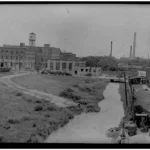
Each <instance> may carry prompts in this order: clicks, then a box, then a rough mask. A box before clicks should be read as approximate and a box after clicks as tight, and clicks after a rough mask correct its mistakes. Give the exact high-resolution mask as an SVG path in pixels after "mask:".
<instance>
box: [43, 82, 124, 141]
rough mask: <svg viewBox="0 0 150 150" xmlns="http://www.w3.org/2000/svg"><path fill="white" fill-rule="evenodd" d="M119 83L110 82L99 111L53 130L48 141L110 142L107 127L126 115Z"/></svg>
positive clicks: (77, 117)
mask: <svg viewBox="0 0 150 150" xmlns="http://www.w3.org/2000/svg"><path fill="white" fill-rule="evenodd" d="M118 88H119V84H115V83H109V84H108V85H107V87H106V89H105V91H104V97H105V99H104V100H103V101H101V102H100V103H99V106H100V107H101V111H100V112H99V113H87V114H81V115H80V116H76V117H75V118H74V119H73V120H71V121H70V122H69V123H68V124H67V125H66V126H64V127H63V128H60V129H58V130H57V131H56V132H53V133H52V134H51V135H50V136H49V137H48V138H47V140H46V141H45V142H46V143H110V142H111V139H110V138H108V137H107V136H106V131H107V129H109V128H111V127H114V126H118V124H119V123H120V120H121V118H122V117H123V116H124V112H123V105H122V102H121V101H120V95H119V93H118Z"/></svg>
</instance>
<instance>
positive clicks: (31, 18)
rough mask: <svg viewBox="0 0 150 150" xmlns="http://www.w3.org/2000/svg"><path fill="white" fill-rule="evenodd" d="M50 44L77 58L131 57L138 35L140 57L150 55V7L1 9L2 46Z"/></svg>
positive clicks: (108, 6) (104, 6)
mask: <svg viewBox="0 0 150 150" xmlns="http://www.w3.org/2000/svg"><path fill="white" fill-rule="evenodd" d="M30 32H34V33H36V45H37V46H42V45H44V44H50V45H51V46H52V47H58V48H60V49H61V50H65V51H68V52H69V51H70V52H73V53H75V54H76V55H77V56H87V55H98V56H100V55H109V53H110V42H111V40H112V41H113V55H114V56H115V57H120V56H123V55H124V56H125V57H128V56H129V51H130V45H131V44H133V34H134V32H136V33H137V42H136V43H137V45H136V56H140V57H145V58H147V57H148V53H149V52H150V5H123V4H122V5H117V4H113V5H112V4H57V5H56V4H47V5H44V4H42V5H0V45H3V44H14V45H18V44H19V43H21V42H24V43H26V44H29V42H28V38H29V33H30Z"/></svg>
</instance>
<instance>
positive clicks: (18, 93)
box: [15, 91, 23, 96]
mask: <svg viewBox="0 0 150 150" xmlns="http://www.w3.org/2000/svg"><path fill="white" fill-rule="evenodd" d="M15 95H16V96H22V95H23V93H22V92H20V91H18V92H16V94H15Z"/></svg>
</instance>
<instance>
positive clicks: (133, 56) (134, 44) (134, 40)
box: [132, 32, 136, 59]
mask: <svg viewBox="0 0 150 150" xmlns="http://www.w3.org/2000/svg"><path fill="white" fill-rule="evenodd" d="M135 47H136V32H134V39H133V55H132V58H133V59H134V58H135Z"/></svg>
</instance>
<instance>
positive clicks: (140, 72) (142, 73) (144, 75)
mask: <svg viewBox="0 0 150 150" xmlns="http://www.w3.org/2000/svg"><path fill="white" fill-rule="evenodd" d="M138 77H143V78H146V71H138Z"/></svg>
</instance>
